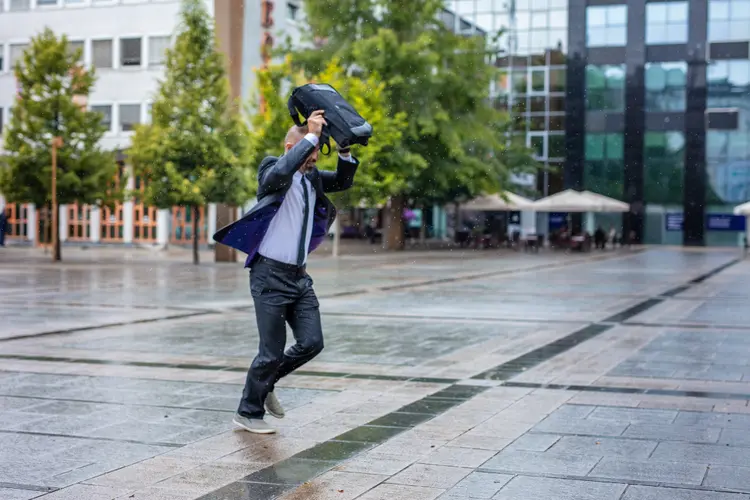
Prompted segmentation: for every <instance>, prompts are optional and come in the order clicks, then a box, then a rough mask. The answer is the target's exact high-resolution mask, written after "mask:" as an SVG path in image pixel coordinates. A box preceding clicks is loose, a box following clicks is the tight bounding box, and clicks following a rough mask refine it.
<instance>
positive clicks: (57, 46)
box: [0, 29, 122, 260]
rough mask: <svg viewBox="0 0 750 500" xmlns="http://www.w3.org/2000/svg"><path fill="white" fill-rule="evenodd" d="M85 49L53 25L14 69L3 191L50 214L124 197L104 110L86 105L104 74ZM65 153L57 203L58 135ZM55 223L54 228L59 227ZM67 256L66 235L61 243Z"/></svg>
mask: <svg viewBox="0 0 750 500" xmlns="http://www.w3.org/2000/svg"><path fill="white" fill-rule="evenodd" d="M81 58H82V52H81V50H80V49H78V50H71V48H70V46H69V45H68V40H67V38H66V37H65V36H64V35H63V36H62V37H59V38H58V37H57V36H56V35H55V34H54V33H53V32H52V30H50V29H45V30H44V31H43V32H42V33H41V34H39V35H38V36H36V37H34V38H32V40H31V42H30V44H29V47H28V48H27V49H26V51H25V52H24V54H23V58H22V59H21V60H20V61H18V62H17V63H16V64H15V66H14V68H13V71H14V74H15V77H16V82H17V85H18V95H17V99H16V103H15V105H14V106H13V112H12V113H11V119H10V123H9V124H8V128H7V130H6V133H5V150H6V151H7V157H6V158H5V163H6V164H7V165H6V167H7V168H0V191H2V192H3V194H4V195H5V197H6V198H7V200H8V201H9V202H11V203H34V204H35V205H36V206H37V207H40V208H41V207H47V208H48V210H49V213H52V211H53V210H54V211H57V210H59V208H58V207H59V205H60V204H68V203H82V204H91V205H94V204H107V205H111V204H112V203H114V202H115V201H116V200H118V199H121V196H122V192H121V191H120V190H119V189H118V188H117V187H116V186H115V185H114V180H115V176H116V174H117V164H116V163H115V158H114V155H113V154H112V152H107V151H104V150H102V149H101V148H100V147H99V146H98V142H99V140H100V139H101V138H102V136H103V135H104V133H105V131H106V127H104V126H102V116H101V114H99V113H96V112H92V111H89V110H86V109H85V108H83V107H82V106H80V105H79V103H80V102H81V101H80V99H81V98H82V97H87V96H88V95H89V93H90V91H91V89H92V87H93V86H94V82H95V80H96V78H95V74H94V70H93V69H91V70H89V71H84V70H83V68H82V66H81V63H80V61H81ZM54 137H61V138H62V147H60V148H59V149H58V152H57V203H56V206H54V207H53V206H52V197H51V195H52V186H51V181H52V158H51V154H52V148H51V144H52V140H53V138H54ZM53 229H54V228H53ZM54 252H55V253H54V255H55V260H61V253H60V239H59V238H58V239H57V245H56V248H55V249H54Z"/></svg>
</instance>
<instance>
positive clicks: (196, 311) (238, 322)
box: [0, 248, 750, 500]
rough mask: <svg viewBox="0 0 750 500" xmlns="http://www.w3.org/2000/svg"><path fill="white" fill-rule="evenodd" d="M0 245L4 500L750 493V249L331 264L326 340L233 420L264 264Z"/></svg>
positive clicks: (322, 264) (453, 256) (624, 498)
mask: <svg viewBox="0 0 750 500" xmlns="http://www.w3.org/2000/svg"><path fill="white" fill-rule="evenodd" d="M23 251H25V250H23V249H9V252H13V253H4V254H0V298H1V299H2V300H1V301H0V312H1V313H2V317H3V322H2V326H0V499H2V500H6V499H7V500H27V499H32V498H44V499H45V500H65V499H74V500H82V499H92V500H108V499H120V498H122V499H128V498H133V499H136V500H142V499H154V500H156V499H175V500H194V499H204V500H240V499H242V500H254V499H260V500H267V499H273V498H283V499H286V500H291V499H304V500H326V499H342V500H348V499H362V500H380V499H382V500H386V499H387V500H392V499H405V500H406V499H408V500H415V499H416V500H420V499H427V500H429V499H437V498H439V499H441V500H464V499H501V500H527V499H528V500H532V499H533V500H538V499H539V498H544V499H549V500H564V499H576V500H584V499H591V500H609V499H612V500H657V499H659V500H661V499H667V500H672V499H676V500H698V499H700V500H750V466H748V464H750V438H748V436H750V407H749V406H748V401H750V361H748V360H749V359H750V321H749V320H750V312H748V311H750V309H748V308H747V296H748V293H750V280H749V279H748V278H749V277H750V261H740V260H738V258H739V257H740V255H739V253H738V252H736V251H722V250H705V251H700V250H681V249H668V248H654V249H646V250H644V251H633V252H622V253H615V252H606V253H595V254H591V255H585V256H576V255H565V254H556V253H549V252H547V253H544V252H543V253H541V254H539V255H527V254H517V253H512V252H505V253H495V252H459V251H453V252H447V251H446V252H431V253H427V252H424V253H419V252H414V253H409V254H402V255H393V254H385V255H383V254H381V255H375V254H373V255H359V256H350V257H346V258H342V259H339V260H334V259H331V258H320V257H318V258H315V259H313V261H312V262H311V264H310V273H311V275H312V276H313V278H314V280H315V286H316V289H317V291H318V295H319V296H320V298H321V310H322V312H323V326H324V332H325V337H326V349H325V351H324V352H323V353H322V354H321V355H320V356H319V357H318V358H317V359H316V360H315V361H314V362H313V363H310V364H309V365H307V366H305V367H304V368H303V369H302V370H301V371H299V372H297V373H296V374H294V375H292V376H290V377H288V378H287V379H285V380H284V381H283V382H282V383H281V384H280V388H279V391H278V392H279V397H280V399H281V401H282V403H283V404H284V406H285V408H286V410H287V417H286V418H285V419H283V420H280V421H279V420H273V419H270V420H269V421H270V422H271V423H273V424H274V425H277V426H278V428H279V430H280V432H279V434H278V435H274V436H253V435H250V434H247V433H243V432H237V431H234V430H232V429H231V422H230V421H231V417H232V414H233V412H234V410H235V408H236V405H237V400H238V397H239V394H240V393H241V390H242V385H241V384H242V382H243V380H244V376H245V373H244V372H245V370H246V368H247V366H248V364H249V362H250V360H251V358H252V356H253V354H254V352H253V351H254V349H255V346H256V345H257V341H258V338H257V330H256V326H255V320H254V317H253V311H252V306H251V303H250V297H249V293H248V290H247V288H248V276H247V273H246V272H244V271H243V270H242V269H241V266H240V265H239V264H238V265H215V264H205V265H203V266H201V267H199V268H193V267H192V266H190V265H189V264H186V263H184V262H181V261H176V260H174V259H171V258H164V257H163V256H158V255H155V254H151V253H138V252H130V251H128V252H125V253H124V254H123V255H120V257H119V260H118V257H117V253H116V251H114V250H112V251H109V252H100V253H97V252H95V251H91V252H89V253H88V254H86V257H85V258H78V257H80V255H82V254H76V253H75V252H71V253H70V255H71V259H70V262H67V263H64V264H62V265H52V264H49V263H45V262H42V261H39V260H36V261H34V263H33V265H23V264H22V263H23V254H21V253H20V252H23Z"/></svg>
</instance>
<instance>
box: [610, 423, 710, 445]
mask: <svg viewBox="0 0 750 500" xmlns="http://www.w3.org/2000/svg"><path fill="white" fill-rule="evenodd" d="M720 435H721V428H718V427H714V428H711V427H708V428H706V427H691V426H683V425H646V424H633V425H631V426H629V427H628V429H627V430H626V431H625V432H624V433H623V437H632V438H641V439H653V440H660V441H685V442H693V443H716V442H717V441H718V440H719V436H720Z"/></svg>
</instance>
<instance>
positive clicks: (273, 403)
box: [264, 392, 286, 418]
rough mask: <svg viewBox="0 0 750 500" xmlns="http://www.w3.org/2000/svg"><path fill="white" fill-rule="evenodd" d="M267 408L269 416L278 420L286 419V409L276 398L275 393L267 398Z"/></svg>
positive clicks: (270, 393)
mask: <svg viewBox="0 0 750 500" xmlns="http://www.w3.org/2000/svg"><path fill="white" fill-rule="evenodd" d="M264 406H265V407H266V411H267V412H268V414H269V415H271V416H272V417H276V418H284V416H285V415H286V413H284V408H283V407H282V406H281V403H279V398H277V397H276V394H274V393H273V392H269V393H268V396H266V404H265V405H264Z"/></svg>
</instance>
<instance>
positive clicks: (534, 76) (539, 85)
mask: <svg viewBox="0 0 750 500" xmlns="http://www.w3.org/2000/svg"><path fill="white" fill-rule="evenodd" d="M544 79H545V72H544V70H543V69H534V70H531V91H532V92H544V91H545V88H544V87H545V81H544Z"/></svg>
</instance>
